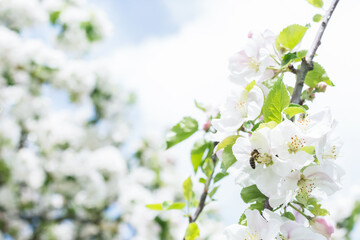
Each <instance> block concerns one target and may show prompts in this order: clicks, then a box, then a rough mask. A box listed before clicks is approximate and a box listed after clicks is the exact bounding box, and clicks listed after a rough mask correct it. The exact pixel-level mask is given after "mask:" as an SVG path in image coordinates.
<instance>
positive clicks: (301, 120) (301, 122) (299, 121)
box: [298, 117, 311, 127]
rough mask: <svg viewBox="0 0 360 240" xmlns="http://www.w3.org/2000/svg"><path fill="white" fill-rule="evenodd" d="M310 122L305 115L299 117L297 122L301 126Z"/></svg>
mask: <svg viewBox="0 0 360 240" xmlns="http://www.w3.org/2000/svg"><path fill="white" fill-rule="evenodd" d="M310 122H311V121H310V119H308V118H306V117H304V118H300V119H299V120H298V123H299V124H300V125H301V126H303V127H307V126H309V124H310Z"/></svg>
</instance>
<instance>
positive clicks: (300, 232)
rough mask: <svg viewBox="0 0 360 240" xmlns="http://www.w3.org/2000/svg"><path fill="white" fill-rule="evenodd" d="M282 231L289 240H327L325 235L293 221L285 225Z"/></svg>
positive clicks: (281, 228)
mask: <svg viewBox="0 0 360 240" xmlns="http://www.w3.org/2000/svg"><path fill="white" fill-rule="evenodd" d="M280 231H281V234H282V235H284V236H285V237H286V238H288V240H326V238H325V237H324V236H323V235H321V234H318V233H315V232H313V231H312V230H311V229H310V228H307V227H304V226H303V225H301V224H298V223H296V222H293V221H289V222H286V223H284V224H283V225H282V226H281V227H280Z"/></svg>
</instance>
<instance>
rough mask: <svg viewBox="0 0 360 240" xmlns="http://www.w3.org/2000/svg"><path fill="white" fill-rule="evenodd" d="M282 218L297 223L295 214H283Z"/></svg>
mask: <svg viewBox="0 0 360 240" xmlns="http://www.w3.org/2000/svg"><path fill="white" fill-rule="evenodd" d="M281 216H283V217H286V218H288V219H290V220H293V221H295V216H294V214H292V213H291V212H285V213H284V214H282V215H281Z"/></svg>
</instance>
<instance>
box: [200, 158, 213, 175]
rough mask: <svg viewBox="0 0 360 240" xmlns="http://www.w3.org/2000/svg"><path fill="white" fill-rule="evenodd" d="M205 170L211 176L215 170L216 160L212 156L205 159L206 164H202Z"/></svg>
mask: <svg viewBox="0 0 360 240" xmlns="http://www.w3.org/2000/svg"><path fill="white" fill-rule="evenodd" d="M202 169H203V172H204V173H205V175H206V176H207V177H208V178H209V177H210V176H211V174H212V172H213V170H214V162H213V160H212V159H211V158H207V159H205V162H204V164H203V165H202Z"/></svg>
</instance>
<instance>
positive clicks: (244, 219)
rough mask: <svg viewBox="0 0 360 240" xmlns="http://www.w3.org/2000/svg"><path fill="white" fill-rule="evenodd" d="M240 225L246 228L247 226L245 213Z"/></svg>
mask: <svg viewBox="0 0 360 240" xmlns="http://www.w3.org/2000/svg"><path fill="white" fill-rule="evenodd" d="M239 224H240V225H243V226H246V225H247V220H246V215H245V213H243V214H242V215H241V217H240V219H239Z"/></svg>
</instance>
